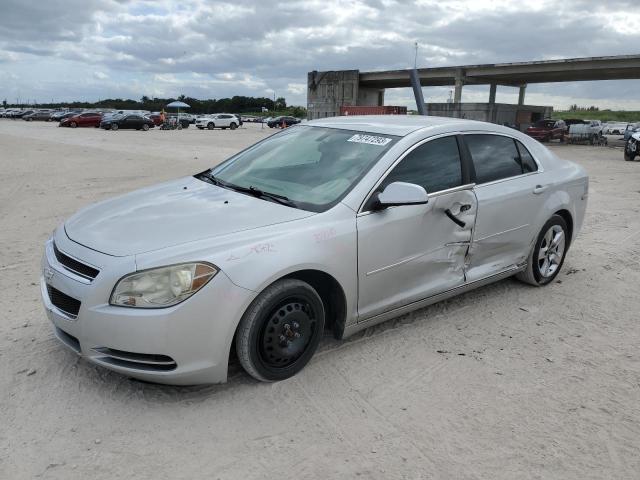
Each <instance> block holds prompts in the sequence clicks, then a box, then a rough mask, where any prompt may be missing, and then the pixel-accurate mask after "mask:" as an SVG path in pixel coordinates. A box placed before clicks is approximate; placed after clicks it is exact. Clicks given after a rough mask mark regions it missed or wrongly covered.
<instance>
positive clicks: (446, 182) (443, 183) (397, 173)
mask: <svg viewBox="0 0 640 480" xmlns="http://www.w3.org/2000/svg"><path fill="white" fill-rule="evenodd" d="M393 182H407V183H415V184H417V185H420V186H422V187H424V189H425V190H426V191H427V193H435V192H439V191H441V190H446V189H448V188H454V187H459V186H460V185H462V168H461V164H460V152H459V150H458V141H457V140H456V138H455V137H443V138H438V139H436V140H431V141H430V142H427V143H424V144H422V145H420V146H419V147H417V148H416V149H415V150H413V151H412V152H411V153H409V154H408V155H407V156H406V157H405V158H404V159H402V161H401V162H400V163H399V164H398V165H396V166H395V168H394V169H393V170H392V171H391V173H389V175H387V177H386V178H385V179H384V181H383V182H382V185H381V187H382V189H383V188H384V187H386V186H387V185H389V184H390V183H393Z"/></svg>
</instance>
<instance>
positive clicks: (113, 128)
mask: <svg viewBox="0 0 640 480" xmlns="http://www.w3.org/2000/svg"><path fill="white" fill-rule="evenodd" d="M111 130H114V131H115V130H118V124H117V123H112V124H111Z"/></svg>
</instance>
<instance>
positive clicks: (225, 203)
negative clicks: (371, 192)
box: [65, 177, 314, 256]
mask: <svg viewBox="0 0 640 480" xmlns="http://www.w3.org/2000/svg"><path fill="white" fill-rule="evenodd" d="M310 215H314V213H313V212H308V211H305V210H298V209H295V208H291V207H287V206H284V205H280V204H277V203H273V202H269V201H266V200H262V199H259V198H255V197H253V196H250V195H245V194H242V193H238V192H235V191H232V190H227V189H225V188H221V187H218V186H215V185H211V184H209V183H206V182H203V181H201V180H198V179H196V178H194V177H186V178H183V179H179V180H174V181H170V182H167V183H163V184H160V185H155V186H153V187H148V188H144V189H142V190H137V191H134V192H132V193H129V194H126V195H123V196H120V197H116V198H113V199H110V200H106V201H104V202H100V203H97V204H95V205H91V206H89V207H87V208H85V209H83V210H81V211H79V212H78V213H76V214H75V215H74V216H72V217H71V218H70V219H69V220H67V221H66V222H65V230H66V233H67V236H68V237H69V238H70V239H71V240H73V241H75V242H76V243H79V244H81V245H84V246H86V247H88V248H91V249H93V250H97V251H99V252H102V253H106V254H108V255H113V256H126V255H134V254H139V253H144V252H150V251H153V250H159V249H162V248H167V247H170V246H175V245H180V244H184V243H188V242H192V241H196V240H203V239H206V238H211V237H217V236H221V235H227V234H231V233H236V232H240V231H246V230H252V229H256V228H260V227H265V226H268V225H274V224H277V223H283V222H290V221H293V220H298V219H300V218H304V217H308V216H310Z"/></svg>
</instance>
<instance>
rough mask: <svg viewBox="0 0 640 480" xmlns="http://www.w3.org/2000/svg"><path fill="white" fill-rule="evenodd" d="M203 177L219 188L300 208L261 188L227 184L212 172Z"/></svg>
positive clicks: (284, 198)
mask: <svg viewBox="0 0 640 480" xmlns="http://www.w3.org/2000/svg"><path fill="white" fill-rule="evenodd" d="M201 175H202V176H203V177H204V178H206V179H207V180H208V181H210V182H211V183H213V184H214V185H217V186H219V187H223V188H228V189H229V190H235V191H236V192H242V193H247V194H249V195H253V196H254V197H257V198H264V199H268V200H271V201H274V202H276V203H280V204H281V205H286V206H288V207H294V208H298V206H297V205H296V203H295V202H294V201H293V200H290V199H289V198H288V197H285V196H284V195H279V194H277V193H271V192H265V191H263V190H260V189H259V188H256V187H254V186H253V185H251V186H249V187H242V186H240V185H235V184H233V183H229V182H225V181H224V180H220V179H219V178H217V177H216V176H215V175H213V174H212V173H211V172H204V173H202V174H201Z"/></svg>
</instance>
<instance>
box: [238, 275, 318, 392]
mask: <svg viewBox="0 0 640 480" xmlns="http://www.w3.org/2000/svg"><path fill="white" fill-rule="evenodd" d="M289 297H297V298H303V299H304V300H305V301H307V302H308V303H309V304H310V305H311V306H312V308H313V309H314V311H315V314H316V325H315V330H314V333H313V338H312V339H311V340H310V342H309V344H308V345H307V347H306V349H305V351H304V353H303V354H302V355H301V356H300V357H299V358H298V359H297V360H296V361H295V362H294V363H293V364H291V365H290V366H288V367H285V368H270V367H269V366H267V365H265V363H264V362H263V360H262V358H261V355H260V353H259V349H260V344H261V342H262V332H263V329H264V328H265V327H266V325H265V324H266V323H267V322H269V320H270V318H271V312H272V311H273V310H274V309H275V308H276V306H277V305H278V304H280V303H282V302H283V301H284V300H286V299H287V298H289ZM324 322H325V311H324V305H323V303H322V299H321V298H320V296H319V295H318V293H317V292H316V291H315V290H314V289H313V288H312V287H311V286H310V285H309V284H307V283H305V282H302V281H299V280H282V281H279V282H276V283H274V284H272V285H271V286H270V287H268V288H267V289H266V290H264V291H263V292H262V293H261V294H260V295H259V296H258V298H256V300H254V302H253V303H252V305H251V306H250V307H249V309H248V310H247V312H245V315H244V316H243V318H242V320H241V322H240V329H241V331H242V330H243V329H247V328H248V332H247V333H248V335H247V337H246V341H247V343H246V344H244V345H243V342H242V341H237V350H238V351H239V350H240V349H245V348H246V349H247V350H246V354H247V355H246V356H247V360H248V361H249V362H250V365H249V366H248V367H249V368H247V366H246V365H244V362H243V366H245V369H246V370H247V371H248V373H249V374H251V375H252V376H254V377H256V378H259V379H260V380H264V381H269V382H275V381H278V380H284V379H286V378H289V377H292V376H293V375H295V374H296V373H298V372H299V371H300V370H302V369H303V368H304V367H305V365H306V364H307V363H308V362H309V360H311V358H312V357H313V354H314V353H315V351H316V349H317V347H318V344H319V343H320V339H321V338H322V335H323V331H324ZM237 340H241V339H240V338H238V339H237ZM241 360H242V358H241ZM251 370H253V372H252V371H251ZM256 374H257V375H256Z"/></svg>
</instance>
